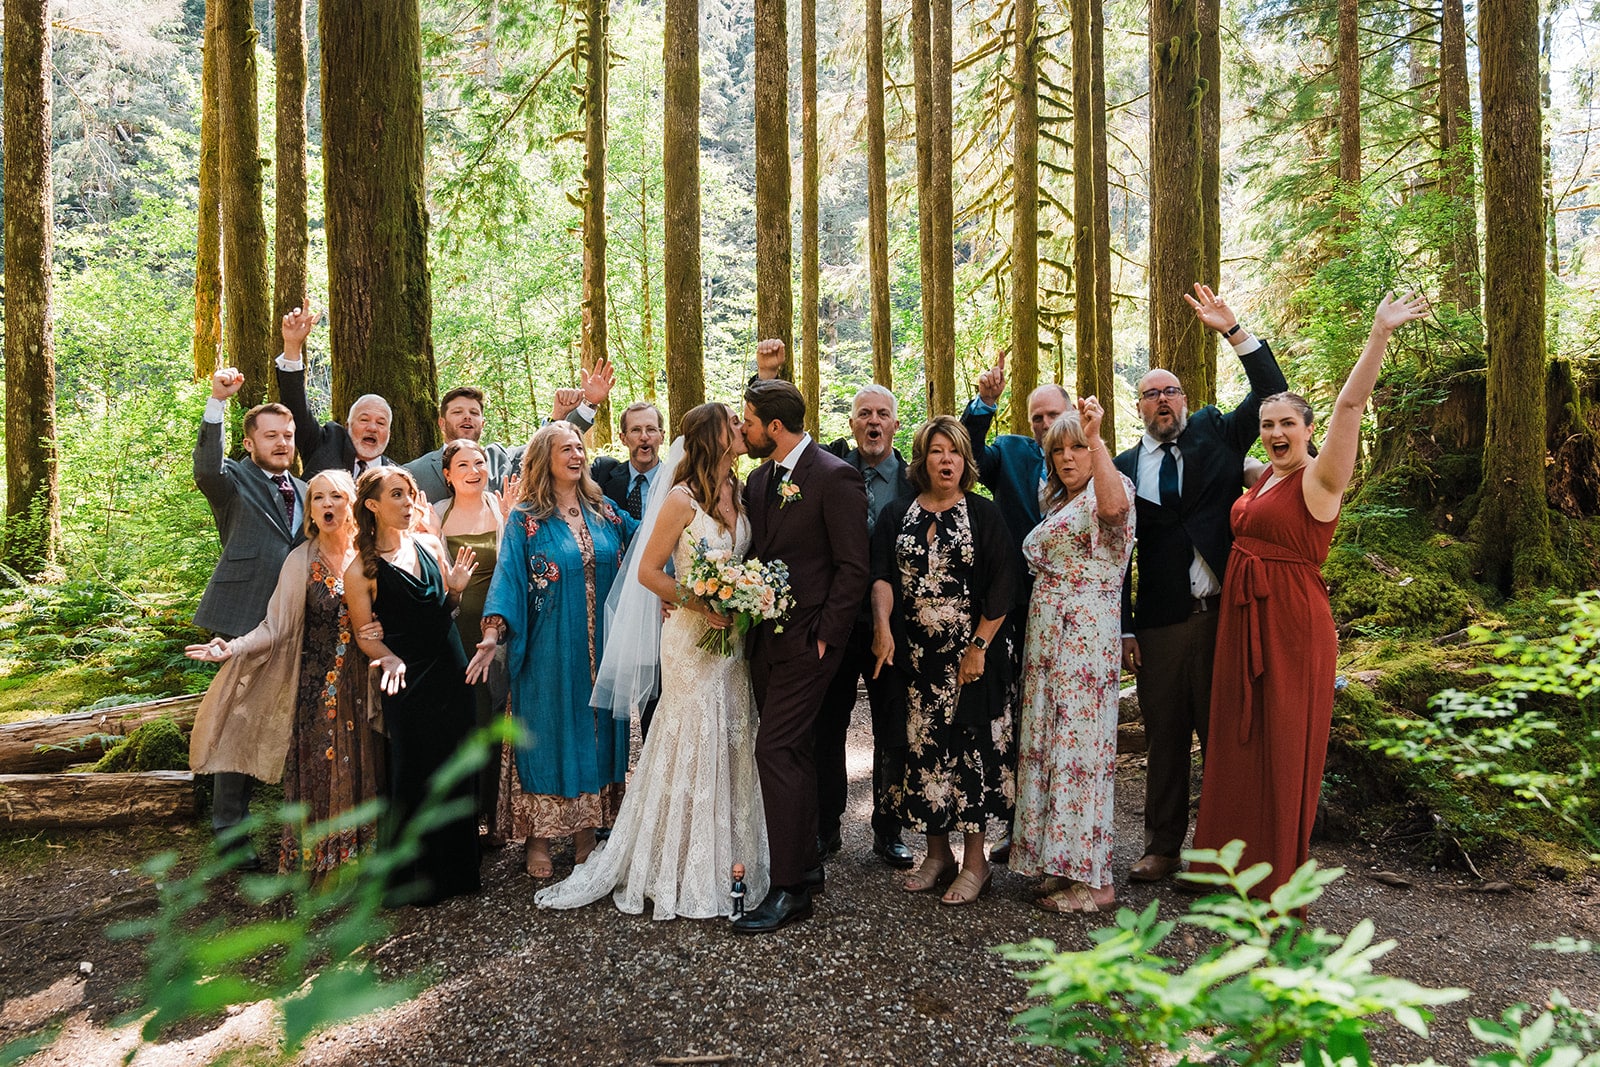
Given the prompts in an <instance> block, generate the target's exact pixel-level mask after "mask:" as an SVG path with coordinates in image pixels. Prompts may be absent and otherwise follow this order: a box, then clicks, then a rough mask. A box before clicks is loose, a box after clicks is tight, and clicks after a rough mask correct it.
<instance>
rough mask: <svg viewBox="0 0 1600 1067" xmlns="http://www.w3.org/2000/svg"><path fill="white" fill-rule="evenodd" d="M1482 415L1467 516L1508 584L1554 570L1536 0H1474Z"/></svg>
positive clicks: (1488, 571)
mask: <svg viewBox="0 0 1600 1067" xmlns="http://www.w3.org/2000/svg"><path fill="white" fill-rule="evenodd" d="M1478 42H1479V46H1478V47H1479V63H1480V66H1479V91H1480V92H1481V94H1482V98H1483V190H1484V212H1485V215H1486V216H1487V217H1488V218H1491V219H1493V220H1494V225H1493V226H1490V227H1489V228H1488V230H1487V232H1486V234H1485V241H1484V253H1485V266H1486V268H1487V269H1486V278H1485V281H1486V285H1487V287H1488V288H1489V290H1490V291H1491V292H1493V293H1495V299H1493V300H1491V301H1489V302H1488V303H1487V305H1486V307H1485V315H1484V325H1485V327H1486V329H1487V334H1488V353H1489V366H1488V372H1487V395H1488V418H1487V420H1486V421H1487V427H1486V430H1485V436H1484V446H1483V475H1484V476H1483V493H1482V496H1481V498H1480V503H1479V508H1478V513H1477V515H1476V516H1475V517H1474V533H1475V534H1476V536H1477V538H1478V543H1479V548H1480V557H1479V561H1480V564H1481V565H1482V567H1483V571H1484V577H1485V579H1486V580H1487V581H1489V582H1491V583H1492V584H1494V585H1496V586H1498V587H1499V588H1500V589H1502V590H1504V591H1507V592H1510V591H1514V590H1524V589H1529V588H1533V587H1536V586H1539V585H1542V584H1545V583H1546V582H1547V581H1549V580H1550V578H1551V577H1552V575H1553V574H1554V571H1555V561H1554V555H1553V552H1552V549H1551V543H1550V515H1549V510H1548V508H1547V506H1546V499H1545V463H1544V461H1545V441H1544V427H1545V361H1544V325H1545V324H1544V281H1545V276H1544V270H1545V262H1544V193H1543V155H1542V152H1541V148H1540V141H1541V136H1540V132H1541V131H1540V113H1539V0H1482V3H1481V4H1480V5H1479V9H1478Z"/></svg>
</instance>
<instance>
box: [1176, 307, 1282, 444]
mask: <svg viewBox="0 0 1600 1067" xmlns="http://www.w3.org/2000/svg"><path fill="white" fill-rule="evenodd" d="M1183 298H1184V299H1185V300H1187V301H1188V302H1189V306H1190V307H1192V308H1194V316H1195V318H1197V319H1199V320H1200V321H1201V322H1202V323H1204V324H1205V325H1206V326H1208V327H1210V328H1211V329H1213V330H1215V331H1216V332H1217V333H1218V334H1220V335H1221V337H1222V339H1223V340H1225V341H1227V342H1228V343H1229V344H1230V345H1232V346H1233V353H1234V355H1236V356H1238V357H1239V364H1240V366H1242V367H1243V368H1244V375H1245V377H1246V378H1247V379H1248V380H1249V382H1250V391H1249V392H1248V393H1246V394H1245V397H1244V399H1243V400H1241V401H1239V405H1238V407H1236V408H1234V409H1233V410H1232V411H1229V412H1227V413H1225V414H1224V415H1223V416H1222V437H1223V439H1224V440H1225V441H1227V442H1228V444H1229V446H1230V447H1231V448H1233V449H1234V451H1236V452H1239V453H1241V454H1243V453H1244V452H1246V451H1248V450H1249V448H1250V442H1251V441H1254V440H1255V438H1256V418H1257V415H1258V414H1259V413H1260V411H1261V398H1262V397H1264V396H1271V395H1272V394H1273V393H1281V392H1283V391H1284V390H1285V389H1287V388H1289V383H1288V382H1287V381H1286V380H1285V379H1284V377H1283V371H1282V370H1281V369H1279V367H1278V361H1277V359H1275V358H1274V357H1273V355H1272V347H1271V346H1270V345H1268V344H1267V343H1266V342H1265V341H1263V340H1261V338H1259V337H1257V336H1255V335H1254V334H1252V333H1251V332H1250V331H1249V330H1247V329H1245V328H1244V326H1243V324H1241V323H1240V322H1239V316H1238V315H1235V314H1234V313H1233V309H1232V308H1231V307H1229V306H1228V302H1227V301H1226V300H1224V299H1223V298H1222V297H1220V296H1218V295H1217V294H1216V293H1215V292H1213V291H1212V289H1211V287H1210V286H1208V285H1201V284H1200V283H1199V282H1195V283H1194V295H1193V296H1190V295H1189V294H1188V293H1185V294H1184V295H1183Z"/></svg>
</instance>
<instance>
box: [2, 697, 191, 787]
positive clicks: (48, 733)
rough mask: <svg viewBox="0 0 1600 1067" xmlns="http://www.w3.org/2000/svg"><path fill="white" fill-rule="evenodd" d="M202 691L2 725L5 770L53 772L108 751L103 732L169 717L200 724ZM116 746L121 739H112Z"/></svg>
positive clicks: (123, 731)
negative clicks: (196, 718)
mask: <svg viewBox="0 0 1600 1067" xmlns="http://www.w3.org/2000/svg"><path fill="white" fill-rule="evenodd" d="M199 707H200V694H198V693H195V694H193V695H191V696H182V697H167V698H165V699H163V700H147V701H145V702H143V703H140V704H124V705H122V706H121V707H118V708H106V709H105V710H103V711H78V712H73V713H72V714H70V715H51V716H49V717H47V718H43V719H28V720H25V721H23V722H13V723H7V724H6V725H4V726H0V774H48V773H50V772H52V771H59V770H62V769H63V768H66V767H70V766H71V765H72V764H74V763H89V762H92V761H94V760H97V759H99V758H100V757H101V756H103V755H105V750H106V747H107V745H106V744H105V743H103V742H102V740H101V735H105V736H110V737H114V738H122V737H126V736H127V735H128V734H131V733H133V731H134V730H136V729H138V728H139V727H140V726H143V725H144V724H145V723H147V722H149V721H150V720H151V719H156V718H160V717H161V716H163V715H166V716H170V717H171V718H172V719H174V720H176V721H177V723H178V725H179V726H180V727H182V728H183V729H184V730H185V731H187V730H188V728H189V727H190V726H193V725H194V713H195V710H196V709H197V708H199ZM111 743H112V744H115V742H114V741H113V742H111Z"/></svg>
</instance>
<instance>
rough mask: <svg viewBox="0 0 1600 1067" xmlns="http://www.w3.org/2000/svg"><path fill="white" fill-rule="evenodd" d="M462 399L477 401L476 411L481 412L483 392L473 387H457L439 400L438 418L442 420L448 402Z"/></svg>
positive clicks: (448, 404)
mask: <svg viewBox="0 0 1600 1067" xmlns="http://www.w3.org/2000/svg"><path fill="white" fill-rule="evenodd" d="M462 397H466V398H467V399H468V400H475V401H477V403H478V410H479V411H480V412H481V411H482V410H483V390H482V389H479V388H478V387H477V386H475V385H458V386H456V387H455V388H454V389H452V390H450V391H449V392H448V393H446V394H444V396H441V397H440V398H439V417H440V418H441V419H442V418H444V413H445V410H446V409H447V408H449V406H450V401H452V400H460V399H461V398H462Z"/></svg>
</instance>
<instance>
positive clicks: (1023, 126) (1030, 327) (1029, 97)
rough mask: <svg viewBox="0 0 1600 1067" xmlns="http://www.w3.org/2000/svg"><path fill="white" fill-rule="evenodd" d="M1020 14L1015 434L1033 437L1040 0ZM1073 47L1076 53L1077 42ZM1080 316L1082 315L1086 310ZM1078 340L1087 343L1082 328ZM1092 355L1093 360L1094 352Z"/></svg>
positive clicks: (1023, 1) (1021, 4)
mask: <svg viewBox="0 0 1600 1067" xmlns="http://www.w3.org/2000/svg"><path fill="white" fill-rule="evenodd" d="M1081 2H1082V0H1078V3H1074V5H1073V11H1074V12H1076V11H1077V9H1078V6H1079V4H1081ZM1016 13H1017V47H1016V58H1015V60H1014V62H1015V64H1016V74H1015V78H1016V107H1015V120H1014V123H1013V132H1012V137H1013V138H1014V139H1015V140H1014V160H1013V163H1012V205H1011V432H1012V433H1020V434H1032V433H1033V428H1032V427H1031V426H1030V425H1029V423H1028V394H1029V393H1031V392H1033V389H1034V387H1035V386H1036V385H1038V384H1039V55H1038V47H1039V13H1038V7H1037V5H1036V4H1035V2H1034V0H1017V3H1016ZM1074 32H1076V30H1074ZM1073 46H1074V49H1076V47H1077V40H1076V38H1074V40H1073ZM1073 75H1074V81H1073V88H1074V89H1075V90H1076V88H1077V69H1076V54H1075V59H1074V70H1073ZM1085 99H1087V94H1086V96H1085ZM1074 113H1075V114H1076V112H1074ZM1073 136H1074V153H1073V157H1074V160H1076V159H1077V157H1078V153H1077V151H1076V139H1077V134H1076V132H1074V135H1073ZM1073 188H1074V190H1075V191H1076V188H1077V179H1076V177H1074V179H1073ZM1074 196H1075V197H1076V192H1074ZM1075 206H1076V204H1075ZM1078 217H1081V218H1082V219H1083V220H1084V221H1085V222H1087V221H1088V219H1089V215H1088V214H1084V215H1082V216H1078ZM1074 221H1075V222H1076V218H1075V220H1074ZM1076 247H1077V246H1076V245H1075V246H1074V248H1075V255H1076ZM1087 276H1088V277H1092V276H1093V273H1092V265H1091V273H1090V274H1089V275H1087ZM1076 277H1078V278H1083V277H1086V275H1083V274H1078V275H1076ZM1079 314H1080V315H1081V314H1082V307H1081V304H1080V307H1079ZM1080 321H1081V320H1080ZM1078 336H1079V340H1080V342H1081V341H1082V338H1083V331H1082V329H1081V328H1080V330H1079V334H1078ZM1085 351H1086V350H1085V349H1084V348H1083V347H1082V345H1081V344H1080V345H1079V348H1078V360H1079V371H1078V373H1079V374H1080V375H1081V374H1082V373H1083V370H1082V361H1083V359H1084V355H1085ZM1087 351H1089V352H1090V358H1091V359H1092V358H1093V356H1092V353H1093V346H1092V345H1091V347H1090V349H1088V350H1087Z"/></svg>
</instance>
